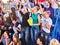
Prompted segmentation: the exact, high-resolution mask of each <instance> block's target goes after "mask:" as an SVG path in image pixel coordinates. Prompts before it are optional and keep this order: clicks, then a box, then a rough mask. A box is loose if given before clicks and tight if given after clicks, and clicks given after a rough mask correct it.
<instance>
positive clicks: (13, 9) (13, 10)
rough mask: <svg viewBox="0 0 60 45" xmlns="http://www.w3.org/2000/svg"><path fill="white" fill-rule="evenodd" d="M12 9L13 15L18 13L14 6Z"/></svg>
mask: <svg viewBox="0 0 60 45" xmlns="http://www.w3.org/2000/svg"><path fill="white" fill-rule="evenodd" d="M11 11H12V13H11V14H12V15H16V12H15V11H16V10H15V8H14V7H12V8H11Z"/></svg>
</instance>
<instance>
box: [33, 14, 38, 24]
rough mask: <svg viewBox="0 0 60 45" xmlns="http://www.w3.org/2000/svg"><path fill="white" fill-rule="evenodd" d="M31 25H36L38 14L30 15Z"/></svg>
mask: <svg viewBox="0 0 60 45" xmlns="http://www.w3.org/2000/svg"><path fill="white" fill-rule="evenodd" d="M32 19H33V24H38V14H32Z"/></svg>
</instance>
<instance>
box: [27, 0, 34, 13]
mask: <svg viewBox="0 0 60 45" xmlns="http://www.w3.org/2000/svg"><path fill="white" fill-rule="evenodd" d="M27 2H28V7H29V9H30V11H31V12H32V13H33V10H32V8H31V6H30V2H29V0H27Z"/></svg>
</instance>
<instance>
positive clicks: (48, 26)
mask: <svg viewBox="0 0 60 45" xmlns="http://www.w3.org/2000/svg"><path fill="white" fill-rule="evenodd" d="M44 25H45V26H46V28H47V29H49V30H50V28H51V25H49V24H47V23H46V22H42V26H44Z"/></svg>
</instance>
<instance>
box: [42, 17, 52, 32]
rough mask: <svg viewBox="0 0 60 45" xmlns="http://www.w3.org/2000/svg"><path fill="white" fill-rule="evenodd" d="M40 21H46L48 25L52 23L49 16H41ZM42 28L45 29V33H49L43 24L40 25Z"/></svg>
mask: <svg viewBox="0 0 60 45" xmlns="http://www.w3.org/2000/svg"><path fill="white" fill-rule="evenodd" d="M41 21H42V22H45V23H47V24H48V25H52V20H51V18H49V19H46V18H44V17H42V19H41ZM42 30H43V31H45V32H46V33H50V30H49V29H47V28H46V26H45V25H43V26H42Z"/></svg>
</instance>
